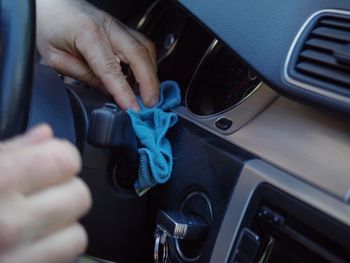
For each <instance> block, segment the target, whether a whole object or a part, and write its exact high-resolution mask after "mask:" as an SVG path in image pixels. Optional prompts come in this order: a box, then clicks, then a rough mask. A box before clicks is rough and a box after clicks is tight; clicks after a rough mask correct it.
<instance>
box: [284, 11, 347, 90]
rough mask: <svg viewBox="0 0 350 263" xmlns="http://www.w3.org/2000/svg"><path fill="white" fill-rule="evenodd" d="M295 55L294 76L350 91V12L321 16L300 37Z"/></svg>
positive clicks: (307, 81) (300, 79) (292, 75)
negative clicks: (349, 13) (348, 13)
mask: <svg viewBox="0 0 350 263" xmlns="http://www.w3.org/2000/svg"><path fill="white" fill-rule="evenodd" d="M344 50H345V51H344ZM347 50H348V51H349V52H348V51H347ZM339 54H341V55H339ZM344 56H345V57H344ZM293 57H294V59H292V60H291V61H290V64H289V69H290V70H289V72H290V75H291V77H293V78H295V79H297V80H299V81H301V82H303V83H307V84H309V85H310V84H311V85H314V86H316V87H319V88H323V89H328V90H329V91H333V92H336V93H340V94H342V95H350V15H349V16H347V15H343V14H341V15H340V14H329V13H325V14H322V15H320V16H318V17H317V18H316V19H314V21H313V23H310V25H309V26H308V27H307V28H306V30H305V32H304V33H303V37H301V38H300V39H299V43H297V46H296V47H295V50H294V54H293Z"/></svg>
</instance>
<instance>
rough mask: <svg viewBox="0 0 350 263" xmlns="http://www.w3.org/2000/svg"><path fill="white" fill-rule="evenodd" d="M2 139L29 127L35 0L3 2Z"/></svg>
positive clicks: (0, 58) (0, 59) (0, 41)
mask: <svg viewBox="0 0 350 263" xmlns="http://www.w3.org/2000/svg"><path fill="white" fill-rule="evenodd" d="M0 12H1V13H0V16H1V17H0V19H1V22H0V30H1V31H0V45H1V52H0V72H1V73H0V85H1V87H0V139H6V138H9V137H11V136H14V135H17V134H19V133H22V132H23V131H24V130H25V128H26V127H27V121H28V113H29V105H30V98H31V87H32V73H33V62H34V41H35V1H32V0H1V1H0Z"/></svg>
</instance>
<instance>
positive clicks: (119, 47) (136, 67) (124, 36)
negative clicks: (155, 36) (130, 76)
mask: <svg viewBox="0 0 350 263" xmlns="http://www.w3.org/2000/svg"><path fill="white" fill-rule="evenodd" d="M107 32H108V36H109V39H110V43H111V45H112V47H113V51H114V52H115V53H116V54H117V55H118V56H119V55H121V56H120V57H121V59H123V61H124V62H125V63H128V64H129V65H130V67H131V69H132V71H133V73H134V75H135V79H136V81H137V82H138V83H139V84H140V93H141V97H142V101H143V103H144V104H145V105H146V106H154V105H155V104H156V103H157V102H158V99H159V80H158V77H157V73H156V70H155V67H154V62H152V58H151V55H150V53H149V51H148V49H147V47H146V46H145V45H143V44H142V43H141V42H140V41H138V40H137V39H136V38H135V37H134V36H132V35H131V34H129V33H128V32H127V31H125V30H124V29H123V28H122V27H121V26H120V25H119V24H117V23H116V22H114V21H113V20H111V21H110V25H109V27H107Z"/></svg>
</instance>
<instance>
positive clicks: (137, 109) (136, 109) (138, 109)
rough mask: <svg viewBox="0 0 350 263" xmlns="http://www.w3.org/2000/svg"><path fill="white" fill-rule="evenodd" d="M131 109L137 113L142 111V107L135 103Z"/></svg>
mask: <svg viewBox="0 0 350 263" xmlns="http://www.w3.org/2000/svg"><path fill="white" fill-rule="evenodd" d="M131 109H133V110H134V111H135V112H139V111H140V106H139V104H138V103H136V104H135V103H134V104H133V105H132V106H131Z"/></svg>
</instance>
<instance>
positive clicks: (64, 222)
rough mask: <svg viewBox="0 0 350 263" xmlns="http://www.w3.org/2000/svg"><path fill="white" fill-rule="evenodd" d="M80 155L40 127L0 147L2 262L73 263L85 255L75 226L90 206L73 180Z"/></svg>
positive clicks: (83, 189)
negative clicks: (70, 262) (78, 256)
mask: <svg viewBox="0 0 350 263" xmlns="http://www.w3.org/2000/svg"><path fill="white" fill-rule="evenodd" d="M80 166H81V161H80V155H79V153H78V151H77V150H76V149H75V148H74V147H73V146H72V145H71V144H69V143H68V142H65V141H61V140H58V139H53V135H52V131H51V129H50V128H49V127H48V126H46V125H42V126H40V127H37V128H35V129H33V130H31V131H29V132H28V133H27V134H25V135H24V136H20V137H17V138H15V139H13V140H11V141H7V142H4V143H1V144H0V262H2V263H7V262H17V263H22V262H23V263H27V262H36V263H46V262H69V261H71V260H72V258H73V257H75V256H77V255H79V254H81V253H83V252H84V250H85V248H86V245H87V236H86V233H85V230H84V229H83V228H82V226H80V225H79V224H78V223H77V220H78V219H79V218H80V217H81V216H82V215H84V214H85V213H86V212H87V210H88V209H89V207H90V205H91V198H90V193H89V190H88V188H87V187H86V185H85V184H84V183H83V182H82V181H81V180H80V179H78V178H75V177H74V176H75V175H76V174H77V173H78V172H79V170H80Z"/></svg>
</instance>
